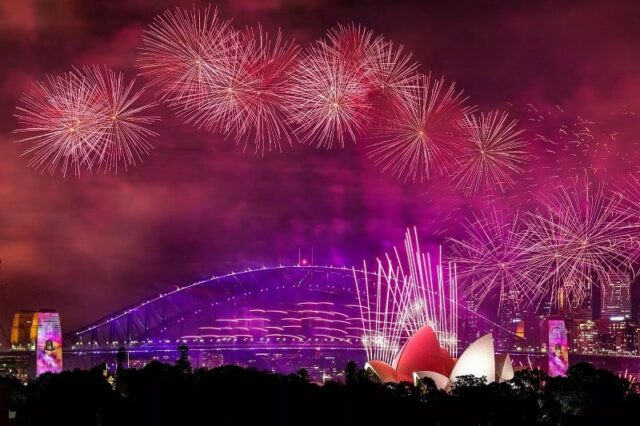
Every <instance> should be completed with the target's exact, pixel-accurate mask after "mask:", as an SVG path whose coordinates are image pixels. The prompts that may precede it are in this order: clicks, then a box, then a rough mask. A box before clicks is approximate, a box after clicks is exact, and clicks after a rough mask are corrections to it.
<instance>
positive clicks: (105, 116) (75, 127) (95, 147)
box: [16, 66, 156, 176]
mask: <svg viewBox="0 0 640 426" xmlns="http://www.w3.org/2000/svg"><path fill="white" fill-rule="evenodd" d="M134 84H135V81H131V82H130V83H129V84H125V82H124V77H123V75H122V74H121V73H120V74H117V73H115V72H113V71H111V70H108V69H106V68H103V67H97V66H96V67H86V68H84V69H82V70H73V71H71V72H68V73H66V74H63V75H62V76H57V77H47V78H46V80H45V81H44V82H38V83H36V84H35V85H34V88H33V89H32V90H31V91H30V92H28V93H27V94H25V95H24V96H23V97H22V98H21V99H20V102H19V104H18V106H17V113H16V118H17V119H18V122H19V123H20V124H21V125H22V127H21V128H19V129H17V130H16V133H26V134H29V136H27V137H24V138H22V139H19V140H18V142H20V143H28V144H30V147H29V148H27V149H26V150H25V152H24V154H23V155H26V156H29V157H31V159H30V161H29V166H31V167H33V168H35V169H36V170H39V171H42V172H48V173H52V174H53V173H55V172H56V171H60V172H61V173H62V174H63V175H66V174H67V173H68V172H69V171H71V172H73V173H74V174H76V175H78V176H79V175H80V172H81V171H82V170H83V169H84V170H87V171H93V170H96V171H98V172H100V171H102V172H111V171H114V172H117V171H118V167H121V168H124V169H125V170H126V169H127V168H128V167H129V166H133V165H135V164H137V163H138V162H140V161H142V158H143V157H144V156H145V155H146V154H148V152H149V150H150V149H151V148H152V146H151V144H150V143H149V142H148V140H147V138H149V137H152V136H155V135H156V134H155V133H154V132H153V131H151V130H150V129H149V128H148V125H150V124H151V123H153V122H155V121H156V118H155V117H151V116H145V115H142V114H141V113H142V112H143V111H145V110H146V109H148V108H149V107H151V106H152V105H153V104H140V102H138V101H139V98H140V95H141V94H142V90H140V91H137V92H136V91H134V90H133V87H134Z"/></svg>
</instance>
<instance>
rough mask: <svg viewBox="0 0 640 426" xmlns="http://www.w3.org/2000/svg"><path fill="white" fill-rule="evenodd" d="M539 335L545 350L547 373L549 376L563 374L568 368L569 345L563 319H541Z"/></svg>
mask: <svg viewBox="0 0 640 426" xmlns="http://www.w3.org/2000/svg"><path fill="white" fill-rule="evenodd" d="M541 327H542V330H541V333H540V334H541V336H542V337H543V338H544V339H545V341H544V343H543V346H544V349H546V352H547V360H548V362H547V374H549V376H551V377H555V376H564V375H565V374H566V373H567V369H568V368H569V346H568V339H567V329H566V327H565V322H564V320H561V319H546V320H544V321H542V325H541Z"/></svg>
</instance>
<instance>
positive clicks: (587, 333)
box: [570, 319, 599, 354]
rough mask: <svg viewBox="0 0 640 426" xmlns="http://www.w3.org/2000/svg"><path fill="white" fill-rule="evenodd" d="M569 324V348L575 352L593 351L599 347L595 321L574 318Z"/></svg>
mask: <svg viewBox="0 0 640 426" xmlns="http://www.w3.org/2000/svg"><path fill="white" fill-rule="evenodd" d="M570 324H571V326H570V334H571V339H570V342H571V350H572V351H574V352H576V353H587V354H588V353H595V352H596V351H597V350H598V347H599V342H598V328H597V327H596V322H595V321H593V320H583V319H582V320H581V319H575V320H572V321H571V322H570Z"/></svg>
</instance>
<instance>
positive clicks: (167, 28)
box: [140, 7, 237, 111]
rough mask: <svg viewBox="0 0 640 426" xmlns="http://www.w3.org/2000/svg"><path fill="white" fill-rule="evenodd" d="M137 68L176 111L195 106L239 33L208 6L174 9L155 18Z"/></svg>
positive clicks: (224, 64)
mask: <svg viewBox="0 0 640 426" xmlns="http://www.w3.org/2000/svg"><path fill="white" fill-rule="evenodd" d="M143 41H144V46H143V48H142V51H141V54H140V69H141V71H142V73H143V74H144V75H145V76H147V77H148V78H149V79H150V80H151V83H152V84H153V85H155V86H157V87H158V88H159V90H160V95H161V98H162V99H163V100H164V101H166V102H167V103H168V104H169V105H170V106H172V107H174V108H175V109H177V110H178V111H185V110H186V111H189V110H192V109H194V108H196V109H197V108H198V107H199V104H198V102H199V101H201V99H202V95H203V93H204V92H206V89H207V85H208V82H209V80H210V79H211V78H212V76H215V75H219V74H220V73H223V72H224V70H225V68H226V67H227V65H228V62H229V61H230V55H231V54H233V52H234V51H235V50H236V44H237V43H236V42H237V32H236V31H235V30H234V29H233V28H231V26H230V25H229V22H223V21H221V20H220V19H219V17H218V13H217V11H216V10H215V9H214V10H213V11H212V10H211V8H210V7H207V8H206V9H204V10H202V11H201V10H198V9H195V8H194V9H193V10H191V11H188V10H184V9H180V8H176V9H175V10H173V11H171V10H167V11H165V12H164V13H163V14H162V15H159V16H157V17H156V18H155V19H154V20H153V23H152V24H151V25H150V27H149V28H148V29H147V30H146V31H145V33H144V36H143Z"/></svg>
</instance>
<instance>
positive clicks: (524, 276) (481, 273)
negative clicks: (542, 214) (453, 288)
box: [450, 210, 544, 309]
mask: <svg viewBox="0 0 640 426" xmlns="http://www.w3.org/2000/svg"><path fill="white" fill-rule="evenodd" d="M520 227H521V223H520V221H519V217H518V215H517V214H515V215H514V216H513V217H509V216H506V215H505V214H504V213H502V212H498V211H496V210H494V211H492V212H491V213H490V214H487V215H482V216H479V217H475V218H474V220H470V221H468V222H467V224H466V225H465V227H464V228H465V231H466V237H465V238H464V239H451V240H450V241H451V242H452V250H451V260H452V261H453V262H455V263H456V264H457V265H458V277H459V279H460V283H461V284H462V288H463V290H462V293H463V295H464V296H465V297H467V298H474V299H475V300H477V301H478V303H482V302H483V301H484V300H485V299H486V298H487V297H490V296H494V297H497V298H498V302H499V303H498V309H500V308H501V307H502V306H504V305H505V304H509V305H511V306H512V307H514V308H521V307H523V306H526V305H529V306H533V305H535V304H536V303H537V302H538V301H539V300H540V298H541V297H542V296H543V295H544V291H543V288H542V287H541V286H540V285H538V283H537V282H536V281H535V280H533V279H532V276H530V274H529V271H528V269H527V265H528V263H527V261H528V258H527V256H526V253H525V252H524V251H523V250H522V247H521V230H520Z"/></svg>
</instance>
